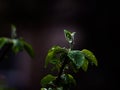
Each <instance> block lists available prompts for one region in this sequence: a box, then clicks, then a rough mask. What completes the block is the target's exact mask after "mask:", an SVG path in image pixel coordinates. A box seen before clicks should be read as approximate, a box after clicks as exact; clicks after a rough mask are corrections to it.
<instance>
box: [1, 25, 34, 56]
mask: <svg viewBox="0 0 120 90" xmlns="http://www.w3.org/2000/svg"><path fill="white" fill-rule="evenodd" d="M11 30H12V31H11V37H10V38H8V37H0V50H2V48H4V47H5V46H6V47H7V48H6V49H7V51H8V49H9V50H11V51H12V52H13V53H14V54H17V53H19V52H21V51H23V50H25V51H27V53H28V54H29V55H30V56H31V57H32V58H33V57H34V51H33V48H32V46H31V45H30V44H29V43H28V42H26V41H25V40H24V39H23V38H22V37H17V34H16V27H15V26H14V25H11ZM6 53H7V52H6ZM1 56H4V55H1Z"/></svg>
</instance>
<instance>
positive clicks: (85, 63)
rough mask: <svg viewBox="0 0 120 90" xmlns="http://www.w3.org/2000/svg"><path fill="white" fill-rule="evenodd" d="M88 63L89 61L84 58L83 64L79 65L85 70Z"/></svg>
mask: <svg viewBox="0 0 120 90" xmlns="http://www.w3.org/2000/svg"><path fill="white" fill-rule="evenodd" d="M88 63H89V62H88V60H86V59H85V61H84V63H83V65H82V67H81V68H82V69H83V70H84V71H87V69H88Z"/></svg>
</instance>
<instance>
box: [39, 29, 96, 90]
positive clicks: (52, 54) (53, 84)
mask: <svg viewBox="0 0 120 90" xmlns="http://www.w3.org/2000/svg"><path fill="white" fill-rule="evenodd" d="M64 34H65V38H66V41H67V42H68V43H69V45H70V47H69V48H65V47H63V48H62V47H60V46H53V47H52V48H51V49H50V50H49V51H48V54H47V56H46V60H45V68H46V67H47V66H48V64H52V66H53V67H52V68H51V70H57V71H58V75H57V76H54V75H52V74H48V75H46V76H45V77H43V78H42V80H41V85H42V88H41V90H70V88H71V86H73V85H76V80H75V79H74V77H73V76H72V75H71V74H69V73H68V72H67V71H68V70H69V69H70V68H72V70H73V72H75V73H76V72H78V71H79V69H80V68H81V69H82V70H84V71H87V69H88V65H89V63H90V64H92V65H93V64H94V65H95V66H97V65H98V62H97V59H96V57H95V55H94V54H93V52H91V51H90V50H87V49H83V50H74V49H73V45H74V35H75V32H72V33H71V32H69V31H68V30H64Z"/></svg>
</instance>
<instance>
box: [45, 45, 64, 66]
mask: <svg viewBox="0 0 120 90" xmlns="http://www.w3.org/2000/svg"><path fill="white" fill-rule="evenodd" d="M63 53H66V49H65V48H61V47H59V46H53V47H52V48H51V49H50V50H49V51H48V53H47V56H46V59H45V68H46V67H47V65H48V63H51V64H59V63H60V57H61V56H62V54H63Z"/></svg>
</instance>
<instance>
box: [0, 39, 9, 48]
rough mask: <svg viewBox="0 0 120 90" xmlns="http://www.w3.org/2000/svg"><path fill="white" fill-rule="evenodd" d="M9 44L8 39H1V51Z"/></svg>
mask: <svg viewBox="0 0 120 90" xmlns="http://www.w3.org/2000/svg"><path fill="white" fill-rule="evenodd" d="M6 43H8V39H7V38H4V37H2V38H0V49H1V48H2V47H3V46H4V45H5V44H6Z"/></svg>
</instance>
